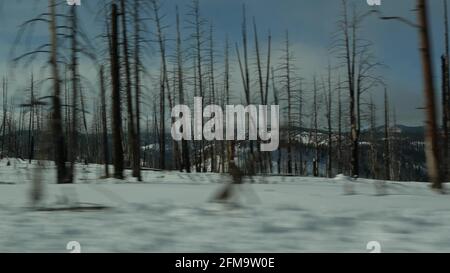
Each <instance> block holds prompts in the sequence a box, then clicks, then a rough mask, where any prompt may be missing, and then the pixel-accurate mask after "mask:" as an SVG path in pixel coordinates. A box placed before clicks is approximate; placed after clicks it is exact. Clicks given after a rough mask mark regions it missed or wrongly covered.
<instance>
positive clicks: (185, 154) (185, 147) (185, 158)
mask: <svg viewBox="0 0 450 273" xmlns="http://www.w3.org/2000/svg"><path fill="white" fill-rule="evenodd" d="M176 17H177V18H176V20H177V75H178V101H179V103H180V105H183V104H184V74H183V55H182V54H183V49H182V47H181V31H180V14H179V11H178V6H177V7H176ZM181 153H182V164H181V169H185V170H186V172H188V173H190V172H191V161H190V155H189V144H188V142H187V140H186V139H184V138H183V139H182V140H181Z"/></svg>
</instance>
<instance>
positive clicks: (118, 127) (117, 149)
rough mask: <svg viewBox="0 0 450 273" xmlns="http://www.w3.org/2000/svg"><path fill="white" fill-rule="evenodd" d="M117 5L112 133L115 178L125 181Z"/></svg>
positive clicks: (114, 11)
mask: <svg viewBox="0 0 450 273" xmlns="http://www.w3.org/2000/svg"><path fill="white" fill-rule="evenodd" d="M117 18H118V15H117V5H116V4H112V13H111V43H110V47H111V48H110V51H111V53H110V55H111V83H112V107H111V110H112V131H113V163H114V177H115V178H118V179H123V178H124V176H123V167H124V166H123V147H122V132H121V131H122V110H121V98H120V68H119V41H118V22H117Z"/></svg>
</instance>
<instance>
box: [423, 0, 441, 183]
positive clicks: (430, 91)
mask: <svg viewBox="0 0 450 273" xmlns="http://www.w3.org/2000/svg"><path fill="white" fill-rule="evenodd" d="M417 10H418V12H417V14H418V18H417V19H418V24H419V35H420V53H421V58H422V69H423V71H422V72H423V77H424V96H425V109H426V133H425V155H426V160H427V169H428V176H429V179H430V181H431V183H432V187H433V188H434V189H442V180H441V175H440V171H439V169H440V168H439V152H438V149H439V148H438V145H439V143H438V136H437V129H438V128H437V124H436V107H435V98H434V82H433V66H432V61H431V45H430V34H429V26H428V14H427V13H428V10H427V2H426V1H425V0H417Z"/></svg>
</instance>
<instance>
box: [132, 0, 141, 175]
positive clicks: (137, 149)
mask: <svg viewBox="0 0 450 273" xmlns="http://www.w3.org/2000/svg"><path fill="white" fill-rule="evenodd" d="M139 12H140V0H134V39H135V40H134V85H135V94H134V98H135V107H136V137H135V138H136V139H135V145H134V156H135V160H134V168H133V171H134V174H135V175H136V177H137V179H138V181H142V174H141V123H140V116H141V113H140V106H141V105H140V104H141V102H140V96H141V77H140V76H141V75H140V73H141V69H140V65H141V58H140V42H141V41H140V31H141V30H140V27H139V24H140V13H139Z"/></svg>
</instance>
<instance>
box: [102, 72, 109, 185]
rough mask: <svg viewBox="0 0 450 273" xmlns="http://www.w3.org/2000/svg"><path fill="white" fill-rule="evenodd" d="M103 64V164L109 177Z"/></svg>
mask: <svg viewBox="0 0 450 273" xmlns="http://www.w3.org/2000/svg"><path fill="white" fill-rule="evenodd" d="M104 73H105V72H104V67H103V65H102V66H101V67H100V96H101V97H100V99H101V107H102V109H101V111H102V145H103V164H105V177H109V165H108V162H109V149H108V124H107V122H106V96H105V92H106V90H105V74H104Z"/></svg>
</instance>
